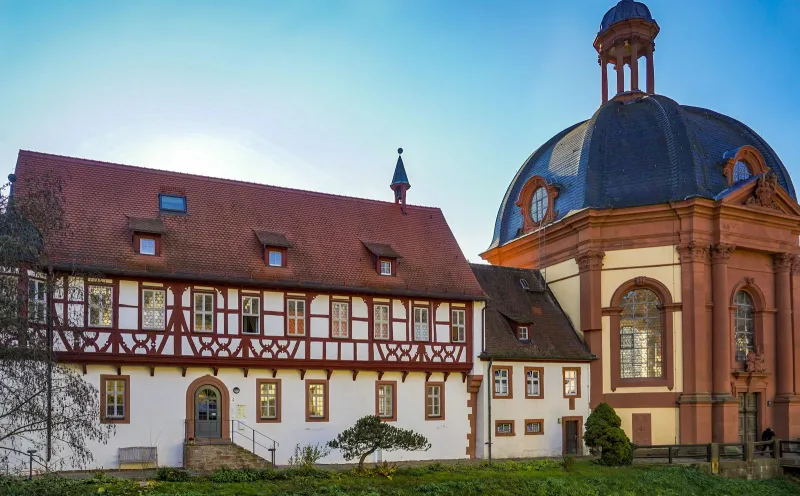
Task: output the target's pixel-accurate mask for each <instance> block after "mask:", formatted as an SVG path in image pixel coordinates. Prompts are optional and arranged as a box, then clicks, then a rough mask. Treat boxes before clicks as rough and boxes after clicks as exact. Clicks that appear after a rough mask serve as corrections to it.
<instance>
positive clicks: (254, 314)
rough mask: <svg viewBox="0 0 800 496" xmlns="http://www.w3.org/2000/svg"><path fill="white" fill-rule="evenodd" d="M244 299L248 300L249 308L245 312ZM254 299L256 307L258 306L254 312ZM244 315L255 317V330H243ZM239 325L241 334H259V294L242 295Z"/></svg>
mask: <svg viewBox="0 0 800 496" xmlns="http://www.w3.org/2000/svg"><path fill="white" fill-rule="evenodd" d="M245 300H247V301H249V302H250V310H249V311H248V312H245V306H244V302H245ZM254 301H255V304H256V307H258V308H256V310H255V312H254V311H253V302H254ZM245 317H255V318H256V330H255V332H245V330H244V328H245V325H244V318H245ZM241 325H242V334H248V335H251V336H253V335H257V334H261V296H259V295H242V322H241Z"/></svg>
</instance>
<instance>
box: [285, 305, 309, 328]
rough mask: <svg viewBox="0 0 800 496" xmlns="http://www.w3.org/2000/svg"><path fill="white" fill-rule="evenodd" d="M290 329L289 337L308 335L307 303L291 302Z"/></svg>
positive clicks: (289, 306)
mask: <svg viewBox="0 0 800 496" xmlns="http://www.w3.org/2000/svg"><path fill="white" fill-rule="evenodd" d="M287 306H288V308H289V315H288V316H287V318H288V319H289V320H288V323H287V324H288V329H287V334H288V335H289V336H305V335H306V302H305V301H304V300H289V301H288V302H287Z"/></svg>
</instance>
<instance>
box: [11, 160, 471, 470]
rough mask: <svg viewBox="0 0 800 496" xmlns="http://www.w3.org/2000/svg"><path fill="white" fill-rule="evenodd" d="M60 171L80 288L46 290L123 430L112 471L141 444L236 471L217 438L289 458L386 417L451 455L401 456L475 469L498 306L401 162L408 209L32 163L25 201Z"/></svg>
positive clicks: (75, 283)
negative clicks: (410, 195)
mask: <svg viewBox="0 0 800 496" xmlns="http://www.w3.org/2000/svg"><path fill="white" fill-rule="evenodd" d="M44 176H48V177H51V178H57V180H58V182H59V183H60V186H61V188H62V190H63V197H64V199H65V200H64V201H65V205H64V210H65V215H66V219H65V220H66V222H67V223H68V225H69V230H68V233H67V234H66V235H65V239H62V240H60V241H59V243H58V244H55V245H53V244H51V245H50V246H48V254H49V256H50V257H51V261H52V265H53V268H54V270H55V271H56V273H57V274H60V275H59V276H58V279H59V282H60V288H59V289H57V290H56V291H55V292H53V294H52V301H50V302H48V301H46V299H47V295H46V293H44V291H36V290H34V291H32V292H31V293H30V294H32V295H34V296H33V298H35V299H37V300H40V301H39V303H40V304H41V305H40V306H41V307H42V309H44V308H46V307H49V308H51V309H52V312H53V314H54V316H55V317H56V325H55V328H56V333H55V347H56V350H57V351H58V356H59V359H60V360H62V361H64V362H67V363H70V364H72V366H74V367H76V368H78V369H79V370H80V371H81V373H82V374H84V377H85V379H86V381H89V382H91V383H92V384H94V385H96V386H97V387H98V388H99V391H100V400H101V412H100V415H101V419H102V422H106V423H113V424H116V433H115V435H114V436H113V438H112V439H111V441H110V442H109V443H108V444H107V445H97V446H93V452H94V458H95V461H94V465H95V466H96V467H113V466H117V465H118V464H119V462H120V460H119V457H118V454H119V449H120V448H125V447H156V448H157V451H158V462H159V464H161V465H181V464H184V463H185V464H187V465H189V466H195V467H206V468H211V467H212V466H217V465H219V464H223V463H226V462H225V458H226V457H224V456H216V458H217V459H215V460H211V461H209V460H208V456H205V457H204V455H203V454H202V453H201V452H200V449H201V447H202V446H204V445H206V444H208V443H216V444H215V446H219V445H222V444H231V445H241V446H244V447H246V448H247V449H248V450H249V451H254V452H255V453H256V454H257V455H259V456H260V457H261V458H263V459H267V460H272V456H273V454H274V457H275V461H276V463H278V464H282V463H286V462H287V459H288V458H289V457H290V456H291V455H292V453H293V449H294V446H295V445H296V444H300V445H306V444H314V443H325V442H326V441H328V440H330V439H333V438H334V437H335V436H336V434H337V433H339V432H341V431H342V430H344V429H345V428H347V427H349V426H351V425H352V424H353V423H354V422H355V420H356V419H358V418H359V417H361V416H364V415H369V414H375V415H378V416H380V417H381V418H383V419H385V420H386V421H387V422H395V423H396V424H397V425H398V426H401V427H404V428H411V429H414V430H415V431H417V432H420V433H422V434H423V435H425V436H426V437H427V438H428V439H429V440H430V442H431V444H432V448H431V449H430V450H429V451H426V452H418V453H403V452H400V453H393V454H392V459H393V460H401V459H409V458H412V459H433V458H445V459H452V458H463V457H466V456H470V455H472V456H475V429H476V422H477V418H476V417H475V415H474V412H473V405H474V404H475V394H476V393H477V389H476V385H477V384H480V382H481V373H482V372H481V369H480V367H478V368H477V369H476V368H475V356H476V346H479V343H478V344H477V345H476V341H475V339H476V336H482V329H481V322H482V321H481V318H482V306H483V303H482V300H483V292H482V290H481V288H480V286H479V285H478V283H477V281H476V279H475V277H474V275H473V273H472V271H471V270H470V266H469V264H468V263H467V261H466V260H465V258H464V256H463V254H462V252H461V251H460V249H459V247H458V244H457V243H456V240H455V238H454V237H453V234H452V233H451V231H450V229H449V228H448V226H447V223H446V221H445V219H444V216H443V215H442V212H441V210H439V209H437V208H429V207H421V206H414V205H408V204H406V201H405V199H406V192H407V190H408V188H409V187H410V184H409V181H408V178H407V176H406V173H405V169H404V166H403V163H402V159H401V158H399V157H398V163H397V167H396V171H395V177H394V179H393V182H392V189H393V191H394V195H395V201H394V202H380V201H373V200H365V199H360V198H350V197H344V196H335V195H330V194H322V193H315V192H310V191H300V190H293V189H286V188H278V187H271V186H265V185H261V184H254V183H245V182H238V181H231V180H224V179H215V178H210V177H201V176H196V175H189V174H178V173H173V172H165V171H160V170H151V169H144V168H139V167H131V166H125V165H117V164H109V163H101V162H94V161H90V160H83V159H76V158H69V157H61V156H55V155H47V154H42V153H34V152H28V151H22V152H20V154H19V157H18V162H17V167H16V183H15V184H14V188H15V194H16V195H25V192H26V185H27V184H29V183H31V181H33V180H34V179H35V178H37V177H44ZM76 273H80V274H81V276H80V277H76V276H74V274H76ZM28 279H29V280H28V284H30V285H34V286H35V285H37V284H39V282H37V279H36V275H35V274H31V275H29V276H28ZM66 288H69V289H70V290H69V291H65V289H66ZM33 308H38V307H36V305H33ZM44 315H45V313H44V311H43V312H42V316H44ZM67 322H72V323H77V324H79V325H77V326H76V327H81V328H83V329H84V332H82V333H81V334H80V337H79V338H76V337H75V336H73V335H71V334H70V333H69V332H67V331H65V330H64V327H65V326H64V325H61V326H59V323H62V324H65V323H67ZM477 353H479V350H478V351H477ZM273 441H274V442H275V443H274V444H273ZM272 449H275V451H274V452H272V451H270V450H272ZM215 453H218V452H215ZM380 456H382V455H381V454H380V453H378V454H376V457H378V458H379V457H380ZM239 461H241V460H239ZM325 461H326V462H337V461H342V460H341V457H340V455H339V453H338V452H334V453H332V454H331V455H330V456H329V457H328V458H326V460H325Z"/></svg>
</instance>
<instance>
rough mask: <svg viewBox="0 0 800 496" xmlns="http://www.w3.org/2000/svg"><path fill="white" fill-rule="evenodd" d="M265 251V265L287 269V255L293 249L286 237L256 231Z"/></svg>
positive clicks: (275, 233)
mask: <svg viewBox="0 0 800 496" xmlns="http://www.w3.org/2000/svg"><path fill="white" fill-rule="evenodd" d="M255 233H256V237H257V238H258V241H259V242H260V243H261V246H262V248H263V250H264V263H265V264H266V265H267V266H268V267H286V254H287V251H288V249H289V248H291V247H292V245H291V243H289V240H288V239H286V236H285V235H283V234H281V233H277V232H270V231H255Z"/></svg>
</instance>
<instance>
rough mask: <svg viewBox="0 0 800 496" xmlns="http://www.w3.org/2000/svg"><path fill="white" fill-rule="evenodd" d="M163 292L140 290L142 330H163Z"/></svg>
mask: <svg viewBox="0 0 800 496" xmlns="http://www.w3.org/2000/svg"><path fill="white" fill-rule="evenodd" d="M164 313H165V306H164V291H161V290H158V289H145V290H142V328H143V329H152V330H158V331H162V330H164V321H165V318H164Z"/></svg>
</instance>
